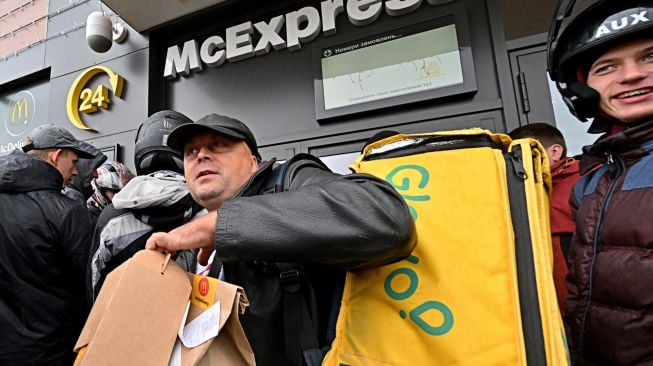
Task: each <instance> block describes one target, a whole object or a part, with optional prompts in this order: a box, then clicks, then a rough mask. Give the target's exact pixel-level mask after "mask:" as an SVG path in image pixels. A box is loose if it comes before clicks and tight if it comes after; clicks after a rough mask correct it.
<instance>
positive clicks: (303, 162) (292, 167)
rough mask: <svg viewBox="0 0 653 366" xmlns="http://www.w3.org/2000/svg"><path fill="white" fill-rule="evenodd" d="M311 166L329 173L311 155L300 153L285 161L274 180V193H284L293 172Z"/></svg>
mask: <svg viewBox="0 0 653 366" xmlns="http://www.w3.org/2000/svg"><path fill="white" fill-rule="evenodd" d="M307 166H312V167H315V168H319V169H322V170H326V171H329V172H330V171H331V169H329V167H327V166H326V165H325V164H324V163H323V162H322V160H320V158H318V157H316V156H313V155H311V154H305V153H300V154H297V155H295V156H293V157H292V158H290V159H288V160H286V161H285V162H284V163H283V164H281V166H280V167H279V169H278V170H277V174H276V176H275V180H274V193H280V192H285V191H287V190H288V188H290V182H292V179H291V178H292V177H293V176H294V175H295V172H296V171H297V170H299V169H301V168H304V167H307Z"/></svg>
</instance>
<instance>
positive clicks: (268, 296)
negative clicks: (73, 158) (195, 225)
mask: <svg viewBox="0 0 653 366" xmlns="http://www.w3.org/2000/svg"><path fill="white" fill-rule="evenodd" d="M277 169H279V167H278V166H277V165H274V164H273V162H267V163H263V164H262V165H261V166H260V168H259V170H258V171H257V172H256V173H255V174H254V175H253V176H252V178H250V180H249V181H248V182H247V183H246V184H245V185H244V186H243V187H242V188H241V190H240V191H239V192H238V194H237V195H236V196H235V197H234V198H232V199H229V200H227V201H226V202H224V204H223V205H222V206H221V207H220V209H219V213H218V218H217V224H216V231H215V245H216V257H217V258H218V260H219V261H222V262H223V263H224V267H223V268H224V275H225V280H226V281H228V282H231V283H234V284H236V285H239V286H242V287H243V288H244V289H245V293H246V294H247V297H248V299H249V302H250V307H249V309H248V310H247V312H246V313H245V315H244V316H243V318H242V323H243V328H244V329H245V333H246V335H247V337H248V339H249V342H250V344H251V346H252V348H253V350H254V354H255V356H256V362H257V365H275V366H278V365H289V364H292V363H291V361H290V360H289V359H288V358H287V357H286V355H285V352H284V350H285V342H299V339H298V337H299V335H297V338H296V339H284V323H283V289H282V286H281V282H280V279H279V270H278V269H277V268H276V266H275V265H273V264H272V263H274V262H298V263H302V267H303V270H302V273H301V275H300V276H301V280H302V283H303V285H304V286H305V289H304V291H307V293H308V296H306V298H307V303H308V304H309V305H308V307H309V309H310V310H309V311H310V313H311V316H312V319H314V321H315V322H316V323H317V328H318V330H317V331H318V339H319V342H320V343H321V344H320V345H321V346H328V344H329V339H328V337H327V331H328V329H327V327H328V325H331V326H333V324H332V323H333V321H329V314H330V313H334V314H335V312H334V306H335V311H337V307H338V306H339V304H340V302H339V300H340V299H339V296H340V294H341V290H342V283H343V281H342V280H343V278H344V274H345V270H349V271H356V270H360V269H365V268H371V267H376V266H381V265H384V264H388V263H392V262H395V261H398V260H401V259H403V258H405V257H407V256H408V255H409V254H410V252H411V250H412V249H413V247H414V245H415V244H416V234H415V227H414V223H413V221H412V218H411V217H410V214H409V211H408V207H407V206H406V204H405V203H404V201H403V199H402V198H401V196H400V195H399V194H397V193H396V192H395V190H394V189H393V188H392V187H391V186H390V185H389V184H388V183H386V182H385V181H383V180H380V179H378V178H376V177H373V176H370V175H367V174H350V175H345V176H342V175H338V174H334V173H332V172H329V171H325V170H323V169H320V168H318V167H315V166H308V167H303V168H300V169H297V170H296V171H294V172H292V174H291V175H290V176H289V178H288V181H287V182H288V186H287V187H286V189H285V190H284V191H283V192H281V193H275V194H263V193H269V191H270V190H271V184H270V182H271V181H273V180H274V179H275V176H276V175H277V173H276V171H277ZM215 264H216V263H214V265H215ZM334 303H335V305H334Z"/></svg>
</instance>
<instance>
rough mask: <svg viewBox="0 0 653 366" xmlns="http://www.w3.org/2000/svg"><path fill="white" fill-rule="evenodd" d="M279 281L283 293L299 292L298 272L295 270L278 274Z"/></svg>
mask: <svg viewBox="0 0 653 366" xmlns="http://www.w3.org/2000/svg"><path fill="white" fill-rule="evenodd" d="M279 279H280V280H281V285H282V286H283V289H284V291H286V292H297V291H299V287H300V286H299V271H298V270H296V269H290V270H287V271H281V272H280V273H279Z"/></svg>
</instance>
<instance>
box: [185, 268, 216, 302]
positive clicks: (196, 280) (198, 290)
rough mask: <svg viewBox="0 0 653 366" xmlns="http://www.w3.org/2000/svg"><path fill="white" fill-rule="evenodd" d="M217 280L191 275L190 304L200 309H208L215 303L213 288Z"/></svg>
mask: <svg viewBox="0 0 653 366" xmlns="http://www.w3.org/2000/svg"><path fill="white" fill-rule="evenodd" d="M217 281H218V280H217V279H215V278H212V277H206V276H200V275H193V291H192V292H191V299H190V300H191V303H192V304H193V305H196V306H199V307H201V308H202V309H204V310H206V309H208V308H209V307H210V306H211V305H213V303H215V288H216V286H217Z"/></svg>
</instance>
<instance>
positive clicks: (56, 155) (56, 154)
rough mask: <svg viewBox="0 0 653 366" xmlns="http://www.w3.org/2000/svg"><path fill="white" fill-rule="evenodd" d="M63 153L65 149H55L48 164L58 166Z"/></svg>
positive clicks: (49, 154)
mask: <svg viewBox="0 0 653 366" xmlns="http://www.w3.org/2000/svg"><path fill="white" fill-rule="evenodd" d="M62 153H63V149H54V150H52V151H50V152H49V153H48V163H50V164H52V165H54V166H57V162H58V161H59V158H60V157H61V154H62Z"/></svg>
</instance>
